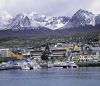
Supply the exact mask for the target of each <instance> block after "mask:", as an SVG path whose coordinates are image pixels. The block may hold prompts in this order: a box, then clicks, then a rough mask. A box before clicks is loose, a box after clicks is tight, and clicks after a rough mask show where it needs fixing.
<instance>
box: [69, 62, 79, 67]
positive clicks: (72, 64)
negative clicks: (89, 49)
mask: <svg viewBox="0 0 100 86" xmlns="http://www.w3.org/2000/svg"><path fill="white" fill-rule="evenodd" d="M67 66H68V68H78V65H76V63H75V62H73V61H70V62H67Z"/></svg>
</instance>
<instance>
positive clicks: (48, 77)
mask: <svg viewBox="0 0 100 86" xmlns="http://www.w3.org/2000/svg"><path fill="white" fill-rule="evenodd" d="M99 85H100V68H99V67H87V68H85V67H84V68H78V69H53V68H51V69H40V70H8V71H0V86H99Z"/></svg>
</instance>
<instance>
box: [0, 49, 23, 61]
mask: <svg viewBox="0 0 100 86" xmlns="http://www.w3.org/2000/svg"><path fill="white" fill-rule="evenodd" d="M0 56H1V57H12V58H13V57H16V58H17V59H22V58H23V55H22V54H21V52H20V51H18V50H17V51H13V50H10V49H8V48H7V49H0Z"/></svg>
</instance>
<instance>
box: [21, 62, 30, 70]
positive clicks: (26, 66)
mask: <svg viewBox="0 0 100 86" xmlns="http://www.w3.org/2000/svg"><path fill="white" fill-rule="evenodd" d="M21 69H22V70H30V65H29V64H28V63H27V62H22V63H21Z"/></svg>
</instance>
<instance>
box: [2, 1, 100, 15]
mask: <svg viewBox="0 0 100 86" xmlns="http://www.w3.org/2000/svg"><path fill="white" fill-rule="evenodd" d="M80 8H81V9H84V10H87V11H90V12H93V13H94V14H100V0H0V11H1V12H2V11H7V12H8V13H9V14H11V15H13V16H14V15H17V14H19V13H31V12H37V13H39V14H44V15H47V16H72V15H73V14H74V13H75V12H76V11H77V10H79V9H80Z"/></svg>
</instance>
